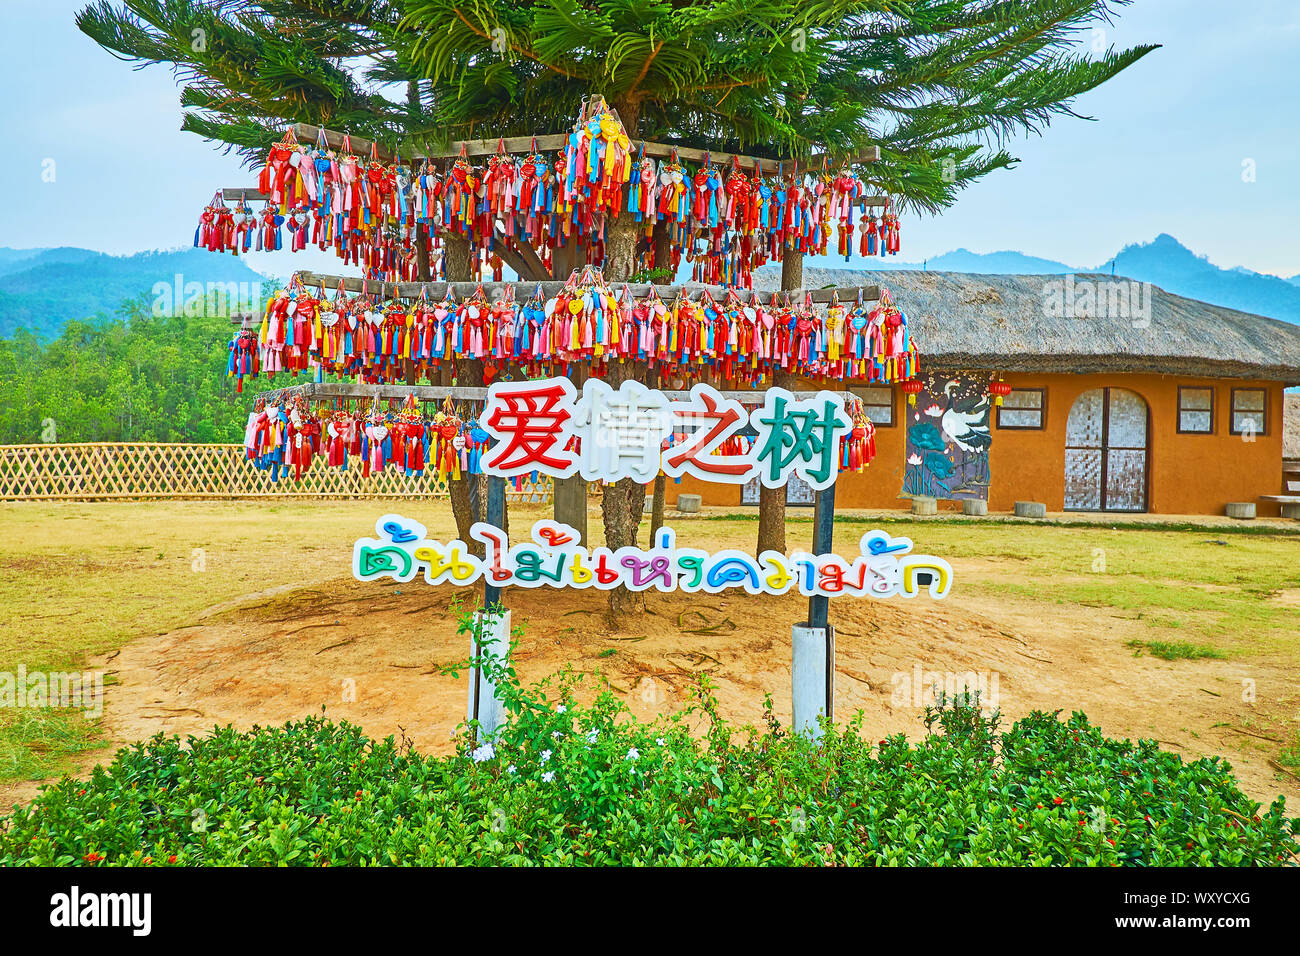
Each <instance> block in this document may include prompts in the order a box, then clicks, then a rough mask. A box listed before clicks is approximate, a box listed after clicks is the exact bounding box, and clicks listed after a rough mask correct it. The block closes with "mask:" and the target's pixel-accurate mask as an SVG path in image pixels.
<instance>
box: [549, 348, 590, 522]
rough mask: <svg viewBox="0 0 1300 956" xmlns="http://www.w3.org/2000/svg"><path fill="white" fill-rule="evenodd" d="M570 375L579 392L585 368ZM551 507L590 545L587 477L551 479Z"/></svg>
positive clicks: (575, 369)
mask: <svg viewBox="0 0 1300 956" xmlns="http://www.w3.org/2000/svg"><path fill="white" fill-rule="evenodd" d="M571 377H572V379H573V384H574V385H575V386H577V388H578V390H579V392H581V391H582V386H583V383H584V382H586V380H587V370H586V369H585V368H581V367H577V368H574V370H573V373H572V376H571ZM551 507H552V509H553V513H554V515H555V520H556V521H559V522H560V523H562V524H567V525H568V526H569V527H570V528H573V529H574V530H575V531H577V532H578V538H579V540H580V541H581V542H582V543H583V544H585V545H587V546H588V547H590V546H591V545H590V544H589V543H588V541H587V479H585V478H583V477H582V476H581V475H574V476H572V477H571V478H555V479H552V481H551Z"/></svg>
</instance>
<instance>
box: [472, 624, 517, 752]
mask: <svg viewBox="0 0 1300 956" xmlns="http://www.w3.org/2000/svg"><path fill="white" fill-rule="evenodd" d="M474 633H475V634H476V635H480V636H479V637H476V638H471V643H470V653H471V654H472V655H473V656H474V657H475V658H480V657H482V658H484V659H485V660H487V659H490V660H492V661H495V662H497V663H500V664H504V663H505V662H506V660H507V658H508V657H509V653H510V612H509V611H498V612H496V613H494V612H492V611H490V610H489V611H477V612H475V614H474ZM466 719H468V720H477V721H478V722H479V732H480V734H481V737H480V741H481V740H482V739H487V738H491V737H492V736H493V735H494V734H496V732H497V730H498V729H499V728H500V727H501V725H502V724H504V723H505V720H506V711H505V707H503V706H502V704H501V701H500V700H499V699H497V688H496V685H495V684H494V683H493V682H492V680H491V678H489V677H488V676H487V674H485V673H483V671H482V669H481V668H478V667H475V668H473V669H472V670H471V672H470V675H469V707H468V710H467V712H466Z"/></svg>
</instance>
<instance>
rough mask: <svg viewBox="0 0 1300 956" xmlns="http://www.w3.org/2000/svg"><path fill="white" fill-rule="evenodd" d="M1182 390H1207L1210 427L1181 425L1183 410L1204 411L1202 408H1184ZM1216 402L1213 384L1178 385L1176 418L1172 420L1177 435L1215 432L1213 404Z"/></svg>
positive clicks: (1215, 391)
mask: <svg viewBox="0 0 1300 956" xmlns="http://www.w3.org/2000/svg"><path fill="white" fill-rule="evenodd" d="M1183 392H1209V393H1210V408H1209V413H1210V427H1209V428H1206V429H1204V430H1202V429H1199V428H1184V427H1183V412H1204V411H1206V409H1204V408H1184V407H1183ZM1217 404H1218V394H1217V390H1216V389H1215V387H1214V386H1213V385H1179V386H1178V409H1177V411H1176V414H1177V419H1176V421H1175V422H1174V424H1175V426H1176V428H1177V433H1178V434H1179V435H1213V434H1214V433H1215V427H1214V426H1215V418H1214V413H1215V410H1216V409H1215V405H1217Z"/></svg>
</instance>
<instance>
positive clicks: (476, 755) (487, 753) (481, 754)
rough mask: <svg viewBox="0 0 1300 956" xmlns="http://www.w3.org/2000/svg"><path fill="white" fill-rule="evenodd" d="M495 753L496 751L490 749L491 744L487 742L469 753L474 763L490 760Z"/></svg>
mask: <svg viewBox="0 0 1300 956" xmlns="http://www.w3.org/2000/svg"><path fill="white" fill-rule="evenodd" d="M496 755H497V752H496V751H495V750H493V749H492V744H491V743H490V742H489V743H486V744H484V745H483V746H482V747H479V748H478V749H477V750H475V751H474V752H473V753H471V754H470V757H472V758H473V760H474V762H475V763H482V762H483V761H484V760H491V759H492V758H493V757H495V756H496Z"/></svg>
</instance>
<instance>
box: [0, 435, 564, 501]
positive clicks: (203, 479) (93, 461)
mask: <svg viewBox="0 0 1300 956" xmlns="http://www.w3.org/2000/svg"><path fill="white" fill-rule="evenodd" d="M359 464H360V463H359V462H357V463H356V466H352V467H349V468H348V470H347V471H339V470H338V469H337V468H329V467H327V466H326V465H325V463H324V462H323V461H319V460H318V461H316V462H314V463H313V465H312V467H311V469H310V470H309V471H307V472H306V473H305V474H304V475H303V476H302V480H301V481H294V480H293V476H292V474H291V473H290V474H281V475H280V480H279V481H278V482H277V481H272V480H271V473H270V472H269V471H259V470H258V469H257V468H254V467H253V465H252V463H251V462H249V461H248V459H247V458H246V457H245V456H244V449H243V446H242V445H196V444H169V443H168V444H165V443H155V442H138V443H126V442H85V443H72V444H53V443H51V444H41V445H0V500H5V501H23V500H30V501H42V500H51V499H67V500H83V501H93V500H102V499H111V498H263V497H272V496H276V497H280V496H289V497H303V498H443V497H446V496H447V493H448V489H447V484H446V482H444V481H442V480H439V479H437V478H435V477H433V476H432V475H431V474H426V477H424V478H415V477H411V478H408V477H407V476H406V475H405V474H403V473H402V472H401V471H400V470H399V469H396V468H386V469H384V470H383V471H382V472H380V473H378V474H373V475H370V476H369V477H362V475H361V469H360V467H359ZM506 497H507V498H508V499H509V500H512V501H549V500H550V497H551V482H550V479H546V478H544V479H542V480H540V481H536V482H532V481H524V482H522V483H521V484H520V486H519V488H518V489H516V488H515V486H514V484H513V483H508V484H507V485H506Z"/></svg>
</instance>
